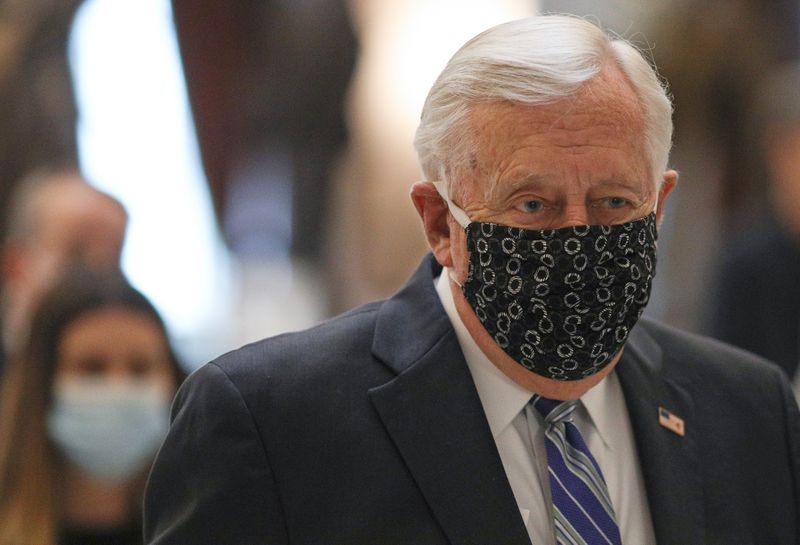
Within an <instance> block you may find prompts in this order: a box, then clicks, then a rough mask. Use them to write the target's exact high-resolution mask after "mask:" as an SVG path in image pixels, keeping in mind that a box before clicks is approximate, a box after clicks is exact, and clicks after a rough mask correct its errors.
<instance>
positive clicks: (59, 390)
mask: <svg viewBox="0 0 800 545" xmlns="http://www.w3.org/2000/svg"><path fill="white" fill-rule="evenodd" d="M182 376H183V375H182V371H181V369H180V368H179V366H178V364H177V361H176V359H175V357H174V355H173V353H172V350H171V348H170V343H169V341H168V337H167V332H166V330H165V327H164V324H163V323H162V321H161V318H160V317H159V315H158V314H157V312H156V310H155V309H154V307H153V306H152V305H151V304H150V302H149V301H148V300H147V299H146V298H145V297H144V296H143V295H142V294H141V293H139V292H138V291H136V290H135V289H134V288H133V287H131V286H130V284H129V283H128V282H127V281H126V280H125V278H124V277H123V276H122V275H121V273H119V272H116V271H107V272H100V271H91V270H89V269H85V268H80V269H74V270H71V271H69V272H67V273H66V275H65V276H64V277H63V278H62V279H61V280H60V281H59V282H58V283H57V285H56V286H55V287H54V288H53V289H52V291H50V292H48V294H47V295H46V296H44V298H43V299H42V300H41V305H40V306H39V307H38V309H37V311H36V314H35V317H34V318H33V321H32V327H31V335H30V338H29V340H28V342H27V344H26V346H25V348H24V350H23V351H21V353H20V354H19V355H18V357H16V358H15V359H14V360H13V362H11V364H10V366H9V368H8V369H7V372H6V374H5V377H4V382H3V384H2V398H1V399H2V402H1V403H2V405H0V544H2V545H34V544H35V545H72V544H75V545H79V544H80V545H91V544H95V543H97V544H103V545H117V544H120V545H128V544H131V545H132V544H137V545H138V544H140V543H141V541H142V536H141V514H140V506H141V494H142V488H143V481H144V477H145V475H146V472H147V470H148V468H149V465H150V463H151V459H152V457H153V455H154V454H155V452H156V449H157V448H158V445H159V444H160V442H161V440H162V438H163V436H164V434H165V433H166V430H167V423H168V410H169V403H170V401H171V399H172V396H173V395H174V393H175V390H176V388H177V386H178V384H179V383H180V381H181V379H182Z"/></svg>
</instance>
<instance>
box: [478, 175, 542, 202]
mask: <svg viewBox="0 0 800 545" xmlns="http://www.w3.org/2000/svg"><path fill="white" fill-rule="evenodd" d="M537 185H545V186H547V185H552V182H550V181H548V179H547V178H546V177H545V176H542V175H541V174H527V175H525V176H520V177H517V178H512V179H511V180H504V181H503V183H502V184H501V183H499V182H498V181H497V180H494V181H493V182H492V183H491V184H490V185H489V189H488V190H487V191H486V198H487V200H489V201H493V200H495V199H504V198H507V197H508V196H509V195H513V194H514V193H516V192H517V191H519V190H520V189H522V188H524V187H528V186H537Z"/></svg>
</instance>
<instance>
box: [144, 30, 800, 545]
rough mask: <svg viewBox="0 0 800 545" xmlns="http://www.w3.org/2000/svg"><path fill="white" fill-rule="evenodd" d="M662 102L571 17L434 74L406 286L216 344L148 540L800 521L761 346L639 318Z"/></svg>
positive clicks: (774, 374) (564, 536)
mask: <svg viewBox="0 0 800 545" xmlns="http://www.w3.org/2000/svg"><path fill="white" fill-rule="evenodd" d="M670 137H671V122H670V103H669V100H668V99H667V96H666V94H665V92H664V90H663V89H662V87H661V86H660V84H659V81H658V78H657V77H656V75H655V74H654V73H653V71H652V69H651V68H650V66H649V65H648V63H647V62H646V61H645V60H644V59H643V58H642V56H641V55H640V54H639V53H637V52H636V51H635V50H634V49H633V48H632V47H631V46H629V45H628V44H626V43H625V42H623V41H620V40H612V39H610V38H609V37H607V36H606V35H605V34H604V33H603V32H602V31H601V30H599V29H598V28H597V27H595V26H594V25H592V24H590V23H588V22H585V21H582V20H579V19H575V18H569V17H556V16H548V17H537V18H532V19H526V20H521V21H516V22H512V23H507V24H505V25H500V26H498V27H495V28H493V29H491V30H488V31H486V32H484V33H483V34H481V35H479V36H477V37H476V38H474V39H473V40H471V41H470V42H468V43H467V44H466V45H465V46H464V47H463V48H462V49H461V50H460V51H459V52H458V53H456V55H455V56H454V57H453V58H452V59H451V60H450V62H449V63H448V65H447V67H446V68H445V69H444V71H443V72H442V74H441V75H440V77H439V79H438V80H437V81H436V83H435V84H434V86H433V88H432V90H431V92H430V94H429V96H428V99H427V102H426V104H425V108H424V111H423V114H422V122H421V124H420V127H419V130H418V132H417V139H416V145H417V149H418V152H419V155H420V160H421V163H422V167H423V171H424V173H425V176H426V178H427V180H429V181H425V182H419V183H417V184H415V185H414V187H413V188H412V191H411V196H412V199H413V201H414V204H415V206H416V208H417V210H418V211H419V214H420V216H421V218H422V223H423V226H424V229H425V233H426V235H427V238H428V241H429V243H430V246H431V249H432V253H433V255H432V256H429V257H427V258H426V259H425V260H424V261H423V262H422V264H421V266H420V267H419V269H418V270H417V272H416V273H415V274H414V276H413V277H412V278H411V280H410V281H409V283H408V284H407V285H406V286H405V288H403V289H402V290H401V291H400V292H399V293H398V294H397V295H395V296H394V297H392V298H391V299H389V300H387V301H383V302H377V303H373V304H370V305H367V306H364V307H362V308H359V309H356V310H354V311H352V312H350V313H348V314H345V315H344V316H341V317H339V318H336V319H334V320H331V321H329V322H327V323H325V324H323V325H321V326H319V327H316V328H314V329H312V330H310V331H306V332H301V333H297V334H290V335H284V336H281V337H277V338H274V339H269V340H266V341H262V342H259V343H255V344H252V345H250V346H248V347H245V348H243V349H241V350H238V351H235V352H233V353H230V354H228V355H226V356H223V357H221V358H219V359H218V360H216V361H214V362H212V363H211V364H209V365H207V366H205V367H204V368H202V369H201V370H200V371H198V372H197V373H196V374H195V375H194V376H192V377H191V378H190V379H189V380H188V382H187V383H186V385H185V386H184V387H183V389H182V391H181V392H180V394H179V395H178V398H177V401H176V403H175V406H174V410H173V422H172V429H171V431H170V434H169V436H168V437H167V440H166V442H165V444H164V446H163V448H162V449H161V452H160V454H159V456H158V459H157V462H156V464H155V467H154V469H153V471H152V474H151V476H150V482H149V486H148V492H147V498H146V505H145V532H146V536H147V538H146V539H147V541H148V542H149V543H151V544H178V543H193V544H198V543H209V544H210V543H226V544H245V543H247V544H256V543H263V544H268V543H269V544H275V543H293V544H306V543H307V544H315V545H318V544H322V543H342V544H360V543H364V544H366V543H370V544H372V543H380V544H383V545H385V544H395V543H396V544H409V543H414V544H423V543H424V544H434V543H441V544H445V543H451V544H465V543H470V544H487V545H488V544H499V543H502V544H520V545H521V544H525V543H528V544H529V543H534V544H536V545H539V544H544V545H548V544H554V543H559V544H562V543H588V544H596V543H603V544H620V543H627V544H631V545H647V544H655V543H658V544H659V545H664V544H672V545H695V544H697V545H699V544H701V543H707V544H708V543H718V544H722V543H726V544H727V543H736V544H746V543H762V544H766V543H769V544H790V543H792V544H796V543H798V536H799V535H800V533H798V527H797V526H798V492H799V491H798V488H797V485H798V483H797V480H798V477H800V472H799V471H798V469H800V468H799V467H798V462H799V461H800V457H799V456H798V454H799V453H798V445H799V444H800V443H798V441H799V440H800V437H799V436H798V434H800V419H798V412H797V407H796V405H795V403H794V400H793V397H792V394H791V391H790V389H789V387H788V385H787V382H786V380H785V379H784V378H783V376H782V374H781V373H780V371H779V370H777V369H776V368H774V367H772V366H770V365H769V364H767V363H764V362H763V361H761V360H758V359H757V358H756V357H754V356H751V355H748V354H745V353H743V352H739V351H736V350H734V349H732V348H728V347H726V346H723V345H721V344H716V343H714V342H713V341H709V340H706V339H702V338H699V337H694V336H689V335H686V334H684V333H680V332H677V331H674V330H672V329H669V328H667V327H665V326H663V325H659V324H657V323H654V322H651V321H647V320H641V321H638V324H637V320H638V318H639V316H640V314H641V312H642V310H643V308H644V306H645V305H646V303H647V300H648V296H649V291H650V283H651V280H652V277H653V274H654V272H655V271H654V266H655V244H656V225H657V222H658V221H659V220H660V217H661V212H662V207H663V203H664V200H665V199H666V198H667V196H668V195H669V193H670V191H671V190H672V188H673V187H674V185H675V182H676V174H675V172H673V171H669V170H666V163H667V153H668V149H669V146H670Z"/></svg>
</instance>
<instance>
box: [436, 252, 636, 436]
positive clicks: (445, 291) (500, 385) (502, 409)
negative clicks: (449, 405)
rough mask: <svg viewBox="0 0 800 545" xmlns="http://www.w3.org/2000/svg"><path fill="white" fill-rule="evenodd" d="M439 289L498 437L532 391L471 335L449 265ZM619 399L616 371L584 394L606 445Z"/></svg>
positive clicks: (492, 427)
mask: <svg viewBox="0 0 800 545" xmlns="http://www.w3.org/2000/svg"><path fill="white" fill-rule="evenodd" d="M436 292H437V294H438V295H439V299H440V300H441V302H442V306H443V307H444V310H445V313H447V317H448V318H449V319H450V323H451V324H452V325H453V329H454V330H455V333H456V338H457V339H458V344H459V346H460V347H461V351H462V352H463V353H464V359H465V360H466V362H467V367H468V368H469V371H470V374H472V380H473V381H474V382H475V388H476V389H477V390H478V397H479V398H480V400H481V404H482V405H483V410H484V412H485V413H486V419H487V420H488V421H489V429H490V430H491V431H492V437H494V438H495V439H496V438H497V436H498V435H500V434H501V433H502V432H503V430H505V429H506V428H507V427H508V426H509V425H511V421H512V420H514V418H515V417H516V416H517V414H519V413H520V411H522V410H523V409H524V408H525V406H526V405H527V404H528V402H529V401H530V399H531V396H533V393H532V392H530V391H529V390H527V389H526V388H523V387H522V386H520V385H519V384H517V383H516V382H514V381H513V380H511V379H510V378H508V377H507V376H506V375H505V374H504V373H503V372H502V371H500V370H499V369H498V368H497V366H495V365H494V364H493V363H492V362H491V361H490V360H489V358H487V357H486V355H485V354H484V353H483V351H482V350H481V349H480V348H479V347H478V345H477V344H476V343H475V339H473V338H472V335H470V333H469V331H468V330H467V327H466V326H465V325H464V322H463V321H461V316H459V314H458V311H457V310H456V305H455V300H454V299H453V292H452V291H451V289H450V269H449V268H447V267H445V268H443V269H442V274H440V275H439V278H438V279H437V280H436ZM620 402H621V403H623V404H624V398H623V397H622V389H621V387H620V385H619V379H617V376H616V373H613V372H612V373H611V374H610V375H609V376H608V377H606V378H605V379H603V380H601V381H600V383H599V384H597V386H595V387H594V388H592V389H591V390H589V391H588V392H586V393H585V394H584V395H583V396H582V397H581V403H582V404H583V407H584V408H585V409H586V414H587V415H588V417H589V418H588V420H589V423H590V425H592V426H593V427H594V428H595V429H596V430H597V433H598V435H599V436H600V438H601V439H602V441H603V443H604V444H605V445H606V447H607V448H610V445H611V442H610V441H609V431H610V430H611V429H612V426H613V425H614V422H613V418H611V415H612V414H613V410H612V408H613V406H614V405H615V404H617V403H620Z"/></svg>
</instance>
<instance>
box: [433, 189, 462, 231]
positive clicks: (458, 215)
mask: <svg viewBox="0 0 800 545" xmlns="http://www.w3.org/2000/svg"><path fill="white" fill-rule="evenodd" d="M431 183H432V184H433V186H434V187H435V188H436V191H438V192H439V195H441V196H442V198H443V199H444V202H446V203H447V208H448V210H450V213H451V214H453V218H455V220H456V221H457V222H458V224H459V225H460V226H461V227H463V228H464V229H466V228H467V225H469V224H470V223H472V222H471V221H470V219H469V216H467V213H466V212H464V211H463V210H461V209H460V208H459V207H458V206H457V205H456V204H455V203H454V202H453V201H451V200H450V195H448V194H447V183H445V182H431Z"/></svg>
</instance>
